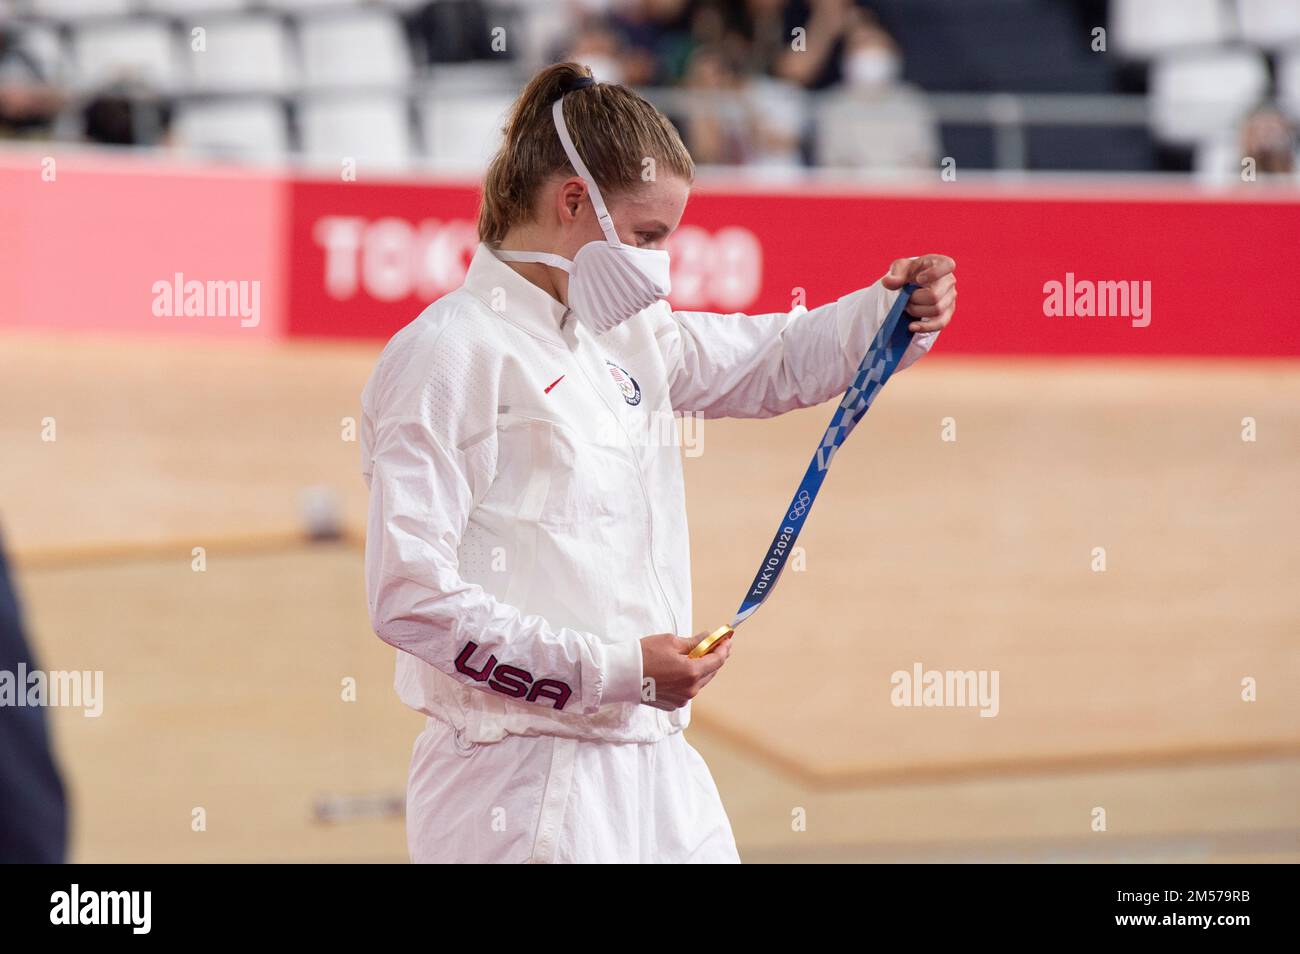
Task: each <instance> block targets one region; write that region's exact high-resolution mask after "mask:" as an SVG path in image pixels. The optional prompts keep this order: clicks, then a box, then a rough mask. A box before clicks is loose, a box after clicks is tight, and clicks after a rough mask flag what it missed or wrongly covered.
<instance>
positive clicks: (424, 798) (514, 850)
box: [406, 719, 740, 863]
mask: <svg viewBox="0 0 1300 954" xmlns="http://www.w3.org/2000/svg"><path fill="white" fill-rule="evenodd" d="M406 838H407V844H408V847H409V848H410V852H411V860H412V861H414V862H538V863H545V862H665V863H674V862H738V861H739V860H740V858H739V856H738V855H737V854H736V842H735V840H734V839H733V837H732V834H731V823H730V822H729V821H728V820H727V814H726V812H725V811H724V810H723V808H722V801H721V799H719V798H718V790H717V787H716V786H714V784H713V777H712V776H711V775H710V774H709V768H708V766H707V765H705V764H704V759H702V758H701V757H700V754H699V753H698V752H696V751H695V749H693V748H691V746H690V745H689V744H688V743H687V742H686V739H685V738H683V737H682V734H681V733H680V732H678V733H676V734H674V735H670V736H668V737H667V738H665V739H663V740H661V741H659V742H650V743H636V742H600V741H579V740H574V739H560V738H555V737H553V736H519V735H512V736H507V737H506V738H505V739H503V740H502V741H500V742H495V743H492V744H485V745H469V746H466V745H463V744H462V743H460V742H459V741H458V740H457V738H456V735H455V733H454V731H453V730H452V728H451V727H450V726H449V725H447V724H446V723H443V722H440V721H438V720H436V719H429V720H428V722H427V724H426V727H425V730H424V731H423V732H422V733H420V736H419V737H418V738H417V739H416V740H415V751H414V753H413V755H412V758H411V776H410V781H409V785H408V789H407V801H406Z"/></svg>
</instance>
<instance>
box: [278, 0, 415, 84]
mask: <svg viewBox="0 0 1300 954" xmlns="http://www.w3.org/2000/svg"><path fill="white" fill-rule="evenodd" d="M298 36H299V43H300V46H301V49H302V64H303V73H304V76H305V78H306V80H307V82H308V83H309V84H311V85H313V86H320V87H355V86H359V85H360V86H385V85H388V86H396V85H399V84H404V83H406V82H407V81H408V80H409V79H410V77H411V51H410V48H409V47H408V46H407V42H406V36H405V34H404V33H403V32H402V27H401V24H400V23H399V21H398V20H397V18H396V17H395V16H394V15H393V14H392V13H389V12H388V11H386V10H376V9H367V10H355V11H347V12H339V13H323V14H320V15H317V16H314V17H311V18H309V19H304V20H303V21H302V22H301V24H300V26H299V29H298Z"/></svg>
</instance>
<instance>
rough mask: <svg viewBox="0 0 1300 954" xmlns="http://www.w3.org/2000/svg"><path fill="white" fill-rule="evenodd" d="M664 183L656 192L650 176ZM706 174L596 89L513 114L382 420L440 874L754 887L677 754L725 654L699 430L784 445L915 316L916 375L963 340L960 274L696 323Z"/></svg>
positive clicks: (394, 577) (376, 393) (424, 852)
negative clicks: (650, 866) (690, 215)
mask: <svg viewBox="0 0 1300 954" xmlns="http://www.w3.org/2000/svg"><path fill="white" fill-rule="evenodd" d="M647 170H651V173H652V174H647ZM693 175H694V165H693V163H692V161H691V157H690V155H689V154H688V153H687V151H686V148H685V147H684V146H683V145H682V142H681V139H680V138H679V137H678V135H677V133H676V131H675V130H674V129H673V127H672V125H671V124H670V123H669V122H668V121H667V119H665V117H664V116H663V115H662V114H660V113H659V112H658V111H657V110H656V109H655V108H654V107H653V106H651V105H650V104H649V103H648V102H646V101H645V100H644V99H642V98H641V97H640V96H638V95H637V94H636V93H634V92H633V91H631V90H630V89H627V88H625V87H622V86H618V85H615V84H608V83H596V82H594V81H593V80H592V78H591V77H590V75H589V73H588V71H587V70H586V69H585V68H583V67H580V66H578V65H576V64H573V63H562V64H559V65H556V66H551V67H549V68H547V69H545V70H542V71H541V72H540V73H539V74H538V75H537V76H536V77H535V78H534V79H533V80H532V82H530V83H529V84H528V87H527V88H526V89H525V90H524V92H523V94H522V95H521V96H520V97H519V99H518V101H517V102H516V103H515V105H514V107H513V109H512V111H511V113H510V117H509V120H508V122H507V125H506V128H505V138H504V142H503V144H502V146H501V149H500V152H499V153H498V154H497V155H496V156H495V158H494V159H493V160H492V163H491V166H490V168H489V169H488V172H487V176H486V179H485V181H484V183H483V197H482V206H481V209H480V212H479V222H478V229H479V237H480V241H481V244H480V245H479V246H478V249H477V250H476V252H475V254H474V257H473V260H472V261H471V263H470V266H469V270H468V273H467V274H466V277H465V283H464V285H463V286H462V287H461V288H459V289H457V290H456V291H454V292H451V293H450V294H448V295H446V296H445V297H443V298H440V299H439V300H438V301H436V302H434V303H433V304H432V305H430V306H429V307H428V308H426V309H425V311H424V312H423V313H422V314H421V315H420V316H419V317H418V318H416V319H415V320H414V321H413V322H411V323H410V324H409V325H407V326H406V327H405V328H404V329H402V331H400V332H398V334H397V335H396V336H394V337H393V339H392V340H391V341H390V342H389V344H388V346H387V347H386V348H385V349H384V352H383V355H382V356H381V357H380V359H379V363H378V365H377V366H376V368H375V370H374V373H373V375H372V376H371V378H370V381H369V383H368V384H367V385H366V389H365V392H364V395H363V398H362V401H363V406H364V420H363V426H362V466H363V471H364V474H365V478H366V481H367V484H368V486H369V488H370V510H369V529H368V534H367V538H366V588H367V594H368V599H369V606H370V616H371V621H372V623H373V626H374V629H375V632H376V633H377V634H378V635H379V637H380V638H381V639H383V640H384V641H385V642H387V643H389V644H391V645H393V646H395V647H397V649H399V650H400V652H399V653H398V659H397V677H396V684H397V691H398V694H399V695H400V696H401V698H402V700H403V701H404V702H406V703H407V704H408V705H410V706H412V707H413V708H415V709H417V710H419V711H420V712H423V713H425V714H426V715H427V716H428V721H427V725H426V728H425V729H424V731H423V732H422V733H421V734H420V736H419V737H418V739H417V740H416V743H415V751H414V755H413V758H412V762H411V770H410V781H409V788H408V798H407V841H408V844H409V847H410V852H411V858H412V860H414V861H417V862H423V861H431V862H496V861H518V862H523V861H532V862H607V861H620V862H734V861H738V860H739V858H738V856H737V853H736V845H735V841H734V839H733V837H732V833H731V825H730V823H729V821H728V820H727V815H726V812H725V811H724V810H723V807H722V803H721V801H720V799H719V797H718V792H717V788H716V787H715V786H714V783H713V779H712V777H711V776H710V774H709V770H708V768H707V766H706V765H705V764H704V761H703V759H701V758H700V755H699V754H698V753H697V752H696V751H695V750H694V749H693V748H691V746H690V745H688V744H687V742H686V740H685V739H684V738H683V736H682V730H683V729H684V728H685V727H686V725H687V723H688V722H689V720H690V700H691V699H692V698H694V697H695V696H696V695H697V694H698V693H699V692H700V691H701V690H702V689H704V688H705V687H706V686H707V685H708V683H709V681H710V680H711V679H713V678H714V676H716V675H717V673H718V670H719V669H721V668H722V666H724V665H725V664H726V661H727V657H728V655H729V653H730V651H731V645H730V641H725V642H723V643H722V644H721V645H720V646H719V647H718V648H717V649H716V650H715V651H714V652H712V653H711V654H709V655H707V656H704V657H702V658H700V659H691V658H689V657H688V655H687V654H688V653H689V652H690V649H691V647H692V646H693V645H694V644H695V642H696V641H697V640H698V639H699V638H700V637H699V636H696V637H690V628H691V586H690V579H691V574H690V553H689V548H688V543H687V530H686V508H685V500H684V496H683V483H682V466H681V457H680V453H679V448H678V447H677V446H676V444H675V442H674V441H670V440H663V439H658V438H656V435H658V434H660V433H661V431H662V429H663V428H662V421H663V420H664V419H665V418H668V417H671V415H672V414H673V413H674V412H676V413H698V414H702V415H704V416H707V417H769V416H771V415H774V414H781V413H784V412H786V411H789V410H791V409H793V408H800V407H808V406H810V405H814V404H819V403H821V402H823V401H826V400H828V399H830V398H832V397H835V396H837V395H839V394H840V393H841V392H842V391H843V390H844V388H845V387H846V386H847V384H848V383H849V381H850V380H851V378H852V377H853V374H854V372H855V371H856V369H857V366H858V363H859V361H860V360H861V359H862V356H863V355H864V354H865V353H866V351H867V349H868V347H869V344H870V342H871V339H872V337H873V335H874V334H875V332H876V330H877V328H878V327H879V326H880V325H881V323H882V322H883V320H884V317H885V315H886V314H887V312H888V311H889V308H890V305H891V304H892V302H893V301H894V299H895V298H896V297H897V292H898V290H899V289H901V288H902V287H903V285H904V284H905V283H908V282H914V283H916V284H918V285H920V286H921V288H920V289H919V290H918V291H916V292H915V293H914V294H913V295H912V298H911V301H910V303H909V306H908V312H909V313H910V315H911V316H912V318H914V319H915V320H914V321H912V322H911V323H910V324H909V328H910V329H911V330H912V331H914V332H918V334H917V335H916V337H915V338H914V339H913V343H912V346H911V348H910V349H909V352H908V354H907V355H906V357H905V359H904V362H903V365H902V367H906V366H907V364H909V363H911V362H912V361H914V360H916V358H918V357H919V356H920V355H921V354H922V353H924V352H925V351H926V350H927V349H928V348H929V347H930V345H931V344H932V343H933V340H934V338H935V336H936V335H937V333H938V331H939V329H941V328H942V327H944V326H945V325H946V324H947V323H948V321H949V320H950V319H951V317H952V313H953V309H954V307H955V300H956V290H955V282H954V278H953V274H952V272H953V268H954V263H953V261H952V260H951V259H950V258H947V257H945V256H942V255H924V256H921V257H919V258H904V259H899V260H897V261H895V262H894V263H893V265H892V266H891V267H890V269H889V272H888V273H887V274H886V275H885V276H884V277H882V278H881V279H880V280H878V281H877V282H875V283H874V284H872V285H870V286H869V287H866V288H862V289H859V290H858V291H855V292H852V293H851V294H848V295H845V296H844V297H843V298H840V299H839V300H838V301H834V302H831V303H830V304H827V305H823V306H821V307H819V308H815V309H813V310H812V311H807V312H805V311H804V309H802V308H800V309H797V310H796V311H795V312H791V313H789V314H774V315H761V316H747V315H715V314H704V313H697V312H677V311H673V310H672V308H671V307H670V306H669V305H668V303H667V302H665V301H663V298H664V296H665V295H667V294H668V292H669V282H668V253H667V251H665V248H666V244H667V240H668V236H669V235H670V234H671V233H672V231H673V229H674V228H676V226H677V223H678V221H679V220H680V219H681V216H682V211H683V209H684V208H685V206H686V200H687V196H688V194H689V192H690V187H691V181H692V178H693Z"/></svg>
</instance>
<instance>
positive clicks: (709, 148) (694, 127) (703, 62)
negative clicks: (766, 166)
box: [682, 46, 756, 165]
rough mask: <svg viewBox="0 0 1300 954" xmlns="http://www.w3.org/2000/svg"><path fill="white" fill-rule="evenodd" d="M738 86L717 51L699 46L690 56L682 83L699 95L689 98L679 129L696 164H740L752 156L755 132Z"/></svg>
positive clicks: (732, 72) (737, 82)
mask: <svg viewBox="0 0 1300 954" xmlns="http://www.w3.org/2000/svg"><path fill="white" fill-rule="evenodd" d="M740 85H741V81H740V77H739V76H738V75H737V73H736V71H735V70H734V69H733V68H732V67H731V65H730V64H729V63H728V62H727V60H726V57H724V56H723V55H722V53H721V51H720V50H718V49H716V48H713V47H707V46H706V47H700V48H699V49H697V50H696V51H695V53H694V55H693V56H692V57H691V60H690V64H689V66H688V67H687V71H686V82H685V86H686V88H687V89H688V90H690V91H691V92H698V93H701V94H703V95H701V96H698V97H691V99H690V103H689V105H690V108H689V110H688V112H687V114H686V117H685V128H684V129H683V130H682V131H683V132H684V133H685V138H686V146H687V148H689V149H690V151H691V156H692V158H694V159H695V161H696V162H697V163H699V164H700V165H742V164H744V163H745V162H747V161H748V160H749V158H750V156H752V155H753V153H754V148H755V139H756V132H755V130H754V128H753V124H752V119H751V116H750V114H749V110H748V109H746V108H745V103H744V100H743V98H742V97H741V96H739V95H738V93H739V90H740Z"/></svg>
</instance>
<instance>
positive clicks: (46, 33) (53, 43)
mask: <svg viewBox="0 0 1300 954" xmlns="http://www.w3.org/2000/svg"><path fill="white" fill-rule="evenodd" d="M17 45H18V48H19V49H21V50H22V51H23V52H24V53H26V54H27V55H28V56H30V57H31V58H32V61H33V62H35V64H36V66H37V68H38V69H39V70H40V73H41V79H42V80H44V81H45V82H47V83H61V82H64V81H66V80H67V79H68V57H67V52H66V51H65V49H64V46H63V41H62V40H61V39H59V34H58V31H57V30H55V29H54V27H52V26H48V25H46V24H36V23H26V24H23V25H22V27H21V28H20V31H19V33H18V41H17Z"/></svg>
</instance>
